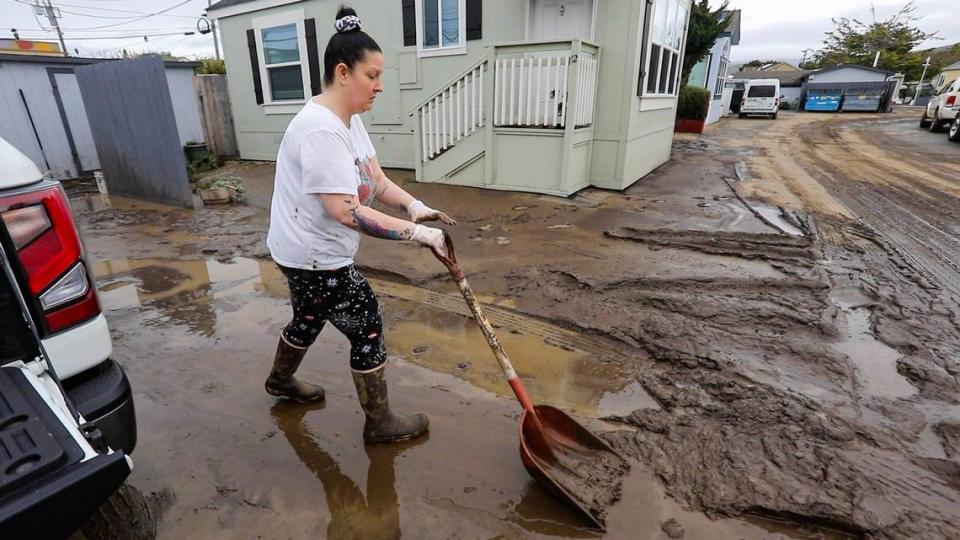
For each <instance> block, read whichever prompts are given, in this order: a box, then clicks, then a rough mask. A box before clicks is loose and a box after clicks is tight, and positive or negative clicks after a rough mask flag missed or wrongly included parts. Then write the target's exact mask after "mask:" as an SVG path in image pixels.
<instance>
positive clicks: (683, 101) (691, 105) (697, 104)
mask: <svg viewBox="0 0 960 540" xmlns="http://www.w3.org/2000/svg"><path fill="white" fill-rule="evenodd" d="M709 110H710V91H709V90H707V89H706V88H699V87H696V86H684V87H683V88H681V89H680V97H679V98H678V99H677V117H678V118H687V119H690V120H706V118H707V112H708V111H709Z"/></svg>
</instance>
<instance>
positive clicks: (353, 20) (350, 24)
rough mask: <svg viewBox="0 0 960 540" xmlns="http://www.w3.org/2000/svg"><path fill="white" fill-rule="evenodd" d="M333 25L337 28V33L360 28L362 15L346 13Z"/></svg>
mask: <svg viewBox="0 0 960 540" xmlns="http://www.w3.org/2000/svg"><path fill="white" fill-rule="evenodd" d="M333 27H334V28H336V29H337V33H340V34H342V33H344V32H353V31H354V30H360V17H357V16H356V15H344V16H343V17H340V18H339V19H337V21H336V22H334V23H333Z"/></svg>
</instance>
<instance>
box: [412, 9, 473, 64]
mask: <svg viewBox="0 0 960 540" xmlns="http://www.w3.org/2000/svg"><path fill="white" fill-rule="evenodd" d="M416 14H417V36H419V39H418V40H417V51H418V52H419V53H420V56H439V55H445V54H466V52H467V49H466V19H467V17H466V0H417V3H416Z"/></svg>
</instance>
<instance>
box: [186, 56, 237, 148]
mask: <svg viewBox="0 0 960 540" xmlns="http://www.w3.org/2000/svg"><path fill="white" fill-rule="evenodd" d="M193 89H194V90H195V91H196V92H197V104H198V106H199V107H200V121H201V122H202V123H203V136H204V140H206V141H207V149H208V150H210V151H211V152H213V154H214V155H216V156H217V157H218V158H222V157H235V156H237V155H239V151H238V150H237V137H236V135H235V134H234V131H233V113H232V112H231V111H230V94H228V93H227V78H226V76H225V75H196V76H194V78H193Z"/></svg>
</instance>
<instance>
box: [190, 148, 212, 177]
mask: <svg viewBox="0 0 960 540" xmlns="http://www.w3.org/2000/svg"><path fill="white" fill-rule="evenodd" d="M219 166H220V164H219V163H218V162H217V156H215V155H213V154H211V153H210V152H204V153H203V154H202V155H201V156H200V157H198V158H196V159H193V160H191V161H189V162H188V163H187V176H189V177H190V178H191V179H192V178H196V176H197V174H198V173H204V172H207V171H212V170H214V169H216V168H217V167H219Z"/></svg>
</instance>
